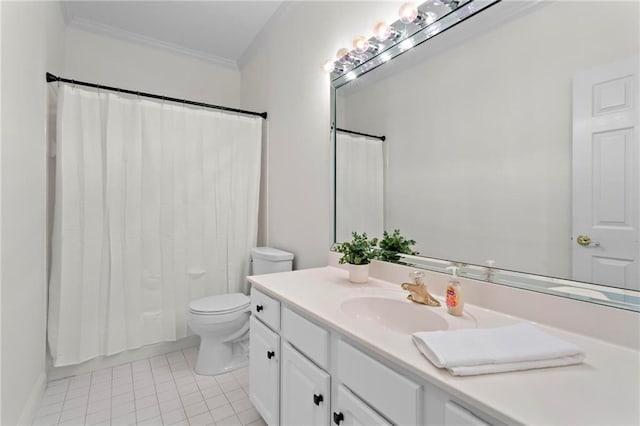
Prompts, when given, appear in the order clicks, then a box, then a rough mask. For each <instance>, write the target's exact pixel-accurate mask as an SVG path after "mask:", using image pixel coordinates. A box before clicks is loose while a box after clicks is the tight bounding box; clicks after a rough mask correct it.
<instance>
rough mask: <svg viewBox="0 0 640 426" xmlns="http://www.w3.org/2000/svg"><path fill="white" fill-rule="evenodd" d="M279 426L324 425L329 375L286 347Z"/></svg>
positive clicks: (328, 411) (327, 416) (283, 351)
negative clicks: (280, 424) (280, 425)
mask: <svg viewBox="0 0 640 426" xmlns="http://www.w3.org/2000/svg"><path fill="white" fill-rule="evenodd" d="M281 366H282V368H281V370H282V410H281V412H280V421H281V423H282V424H283V425H291V426H299V425H325V426H326V425H328V424H329V414H330V410H329V406H330V403H331V401H330V393H331V379H330V376H329V375H328V374H327V373H325V372H324V371H322V370H321V369H320V368H319V367H317V366H316V365H315V364H313V363H312V362H311V361H309V360H308V359H307V358H306V357H305V356H304V355H302V354H300V352H298V351H297V350H295V349H294V348H293V347H292V346H291V345H290V344H288V343H284V344H283V345H282V364H281Z"/></svg>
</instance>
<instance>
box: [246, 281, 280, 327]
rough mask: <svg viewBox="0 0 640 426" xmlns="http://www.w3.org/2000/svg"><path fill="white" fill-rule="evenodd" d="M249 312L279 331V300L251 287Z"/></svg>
mask: <svg viewBox="0 0 640 426" xmlns="http://www.w3.org/2000/svg"><path fill="white" fill-rule="evenodd" d="M251 312H253V315H254V316H255V317H256V318H260V321H262V322H263V323H265V324H266V325H268V326H269V327H271V328H272V329H273V330H275V331H280V302H279V301H277V300H276V299H274V298H272V297H269V296H267V295H266V294H264V293H262V292H261V291H259V290H256V289H255V288H253V289H251Z"/></svg>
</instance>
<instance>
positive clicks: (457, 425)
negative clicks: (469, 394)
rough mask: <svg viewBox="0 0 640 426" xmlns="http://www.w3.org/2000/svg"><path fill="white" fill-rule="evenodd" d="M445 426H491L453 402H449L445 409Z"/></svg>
mask: <svg viewBox="0 0 640 426" xmlns="http://www.w3.org/2000/svg"><path fill="white" fill-rule="evenodd" d="M444 424H445V426H489V423H486V422H484V421H483V420H480V419H479V418H478V417H476V416H474V415H473V414H472V413H471V412H469V411H467V410H465V409H464V408H462V407H461V406H459V405H458V404H456V403H455V402H452V401H447V403H446V405H445V408H444Z"/></svg>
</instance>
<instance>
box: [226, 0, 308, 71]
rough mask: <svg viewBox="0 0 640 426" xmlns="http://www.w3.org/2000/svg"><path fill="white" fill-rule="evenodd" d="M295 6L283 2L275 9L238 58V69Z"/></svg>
mask: <svg viewBox="0 0 640 426" xmlns="http://www.w3.org/2000/svg"><path fill="white" fill-rule="evenodd" d="M295 6H296V2H295V1H283V2H282V4H281V5H280V6H278V8H277V9H276V11H275V12H274V13H273V15H271V17H270V18H269V20H268V21H267V23H266V24H265V25H264V26H263V27H262V29H261V30H260V32H258V35H256V36H255V37H254V39H253V41H252V42H251V44H249V47H247V48H246V49H245V51H244V52H242V54H241V55H240V57H239V58H238V62H237V66H238V68H239V69H242V68H243V67H244V66H245V65H246V64H247V63H248V62H249V60H250V59H251V57H253V55H255V54H256V52H258V50H260V48H261V47H262V46H263V45H264V43H265V40H266V38H267V33H268V32H269V31H271V29H273V28H274V27H276V26H277V25H278V24H279V23H280V22H282V20H283V19H285V17H286V15H287V14H288V13H289V12H290V11H291V10H292V9H293V8H294V7H295Z"/></svg>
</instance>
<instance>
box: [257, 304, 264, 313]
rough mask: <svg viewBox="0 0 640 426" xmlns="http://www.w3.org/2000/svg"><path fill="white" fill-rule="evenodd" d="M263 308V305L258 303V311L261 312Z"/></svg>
mask: <svg viewBox="0 0 640 426" xmlns="http://www.w3.org/2000/svg"><path fill="white" fill-rule="evenodd" d="M263 309H264V308H263V307H262V305H256V312H260V311H261V310H263Z"/></svg>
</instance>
